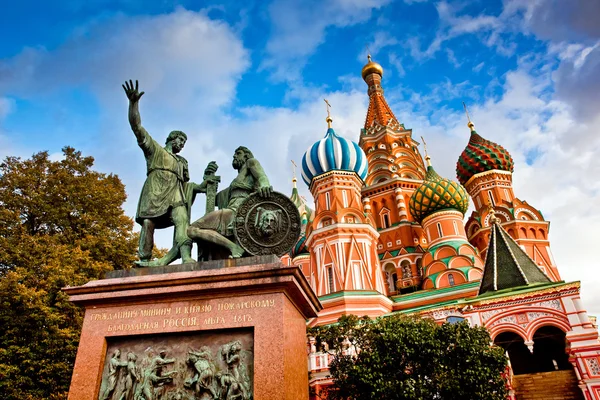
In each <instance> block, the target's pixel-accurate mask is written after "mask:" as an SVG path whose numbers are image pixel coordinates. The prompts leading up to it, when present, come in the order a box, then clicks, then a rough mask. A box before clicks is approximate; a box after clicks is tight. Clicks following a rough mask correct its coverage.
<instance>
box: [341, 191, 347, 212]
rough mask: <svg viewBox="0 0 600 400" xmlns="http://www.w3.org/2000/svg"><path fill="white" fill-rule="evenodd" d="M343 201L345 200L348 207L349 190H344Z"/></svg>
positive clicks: (345, 205)
mask: <svg viewBox="0 0 600 400" xmlns="http://www.w3.org/2000/svg"><path fill="white" fill-rule="evenodd" d="M342 201H343V202H344V208H348V191H347V190H342Z"/></svg>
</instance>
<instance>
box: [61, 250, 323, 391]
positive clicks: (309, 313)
mask: <svg viewBox="0 0 600 400" xmlns="http://www.w3.org/2000/svg"><path fill="white" fill-rule="evenodd" d="M64 291H65V292H66V293H67V294H68V295H69V296H70V299H71V301H73V302H74V303H76V304H78V305H81V306H83V307H84V308H85V318H84V322H83V330H82V333H81V340H80V343H79V349H78V351H77V358H76V361H75V368H74V371H73V378H72V381H71V387H70V391H69V400H96V399H99V398H100V399H102V398H107V399H109V400H113V399H116V400H120V399H121V398H123V399H128V398H132V399H133V398H136V396H138V397H139V396H141V397H139V398H147V397H154V398H156V399H158V398H160V399H166V400H170V399H171V398H173V399H186V398H189V399H210V398H211V397H212V398H214V397H215V396H217V395H218V396H225V395H226V393H225V391H230V392H231V391H233V390H234V389H235V390H238V391H239V392H240V393H244V395H246V396H248V395H249V394H251V396H252V398H253V399H256V400H266V399H290V400H291V399H294V400H295V399H298V400H305V399H308V371H307V356H306V355H307V350H306V320H307V319H308V318H312V317H316V315H317V312H318V311H319V310H320V309H321V305H320V303H319V300H318V299H317V297H316V295H315V294H314V293H313V291H312V289H311V288H310V287H309V285H308V283H307V281H306V279H305V278H304V276H303V275H302V273H301V271H300V270H299V269H298V268H297V267H288V266H284V265H283V264H281V262H280V261H279V259H278V258H277V257H274V256H265V257H249V258H243V259H237V260H220V261H208V262H203V263H194V264H182V265H174V266H168V267H160V268H137V269H131V270H126V271H114V272H111V273H109V274H107V279H102V280H98V281H92V282H89V283H87V284H85V285H83V286H79V287H69V288H65V289H64ZM236 346H237V347H236ZM205 354H208V356H206V355H205ZM236 357H237V358H236ZM240 371H241V372H240ZM144 374H145V375H144ZM239 376H243V377H245V378H244V379H246V381H247V382H246V383H247V385H246V386H244V385H241V386H240V385H237V386H235V382H237V381H236V379H237V380H238V381H240V382H241V381H242V378H239ZM227 379H229V380H227ZM211 382H212V383H211ZM231 382H233V383H231ZM211 385H213V386H214V391H213V389H211V388H210V386H211ZM227 385H229V386H227ZM242 386H243V387H242ZM219 390H220V392H219ZM144 391H145V393H147V394H143V393H144ZM231 393H233V392H231ZM154 398H153V399H147V400H155V399H154Z"/></svg>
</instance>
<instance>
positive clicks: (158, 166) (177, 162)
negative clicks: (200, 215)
mask: <svg viewBox="0 0 600 400" xmlns="http://www.w3.org/2000/svg"><path fill="white" fill-rule="evenodd" d="M138 145H139V146H140V148H141V149H142V150H143V152H144V156H145V157H146V168H147V172H146V174H147V177H146V182H144V187H143V188H142V193H141V195H140V201H139V203H138V207H137V213H136V216H135V220H136V222H138V223H139V224H142V223H143V221H144V219H152V220H154V221H155V223H156V228H159V229H160V228H167V227H169V226H173V222H172V221H171V218H170V215H169V214H170V213H169V211H170V210H171V209H172V208H175V207H178V206H186V207H188V215H189V207H190V205H191V201H192V198H191V197H192V192H193V191H192V190H191V189H192V188H191V185H188V184H187V182H188V181H189V180H190V176H189V171H188V162H187V160H186V159H185V158H183V157H181V156H178V155H176V154H173V153H170V152H169V151H167V150H166V149H164V148H163V147H162V146H161V145H160V144H158V143H157V142H156V141H155V140H154V139H152V137H151V136H150V135H149V134H148V133H146V132H144V136H143V137H142V138H141V140H138Z"/></svg>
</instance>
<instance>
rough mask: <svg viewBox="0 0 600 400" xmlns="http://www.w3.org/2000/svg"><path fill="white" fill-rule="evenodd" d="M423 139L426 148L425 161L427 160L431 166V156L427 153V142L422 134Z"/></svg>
mask: <svg viewBox="0 0 600 400" xmlns="http://www.w3.org/2000/svg"><path fill="white" fill-rule="evenodd" d="M421 140H422V141H423V149H424V150H425V161H426V162H427V166H428V167H431V157H429V154H427V143H425V138H424V137H423V136H421Z"/></svg>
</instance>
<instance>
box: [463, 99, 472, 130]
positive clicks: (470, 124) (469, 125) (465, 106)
mask: <svg viewBox="0 0 600 400" xmlns="http://www.w3.org/2000/svg"><path fill="white" fill-rule="evenodd" d="M463 107H464V108H465V113H466V114H467V121H469V122H468V123H467V126H468V127H469V128H470V129H471V132H475V124H474V123H473V122H471V117H469V111H468V110H467V105H466V104H465V102H464V101H463Z"/></svg>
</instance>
